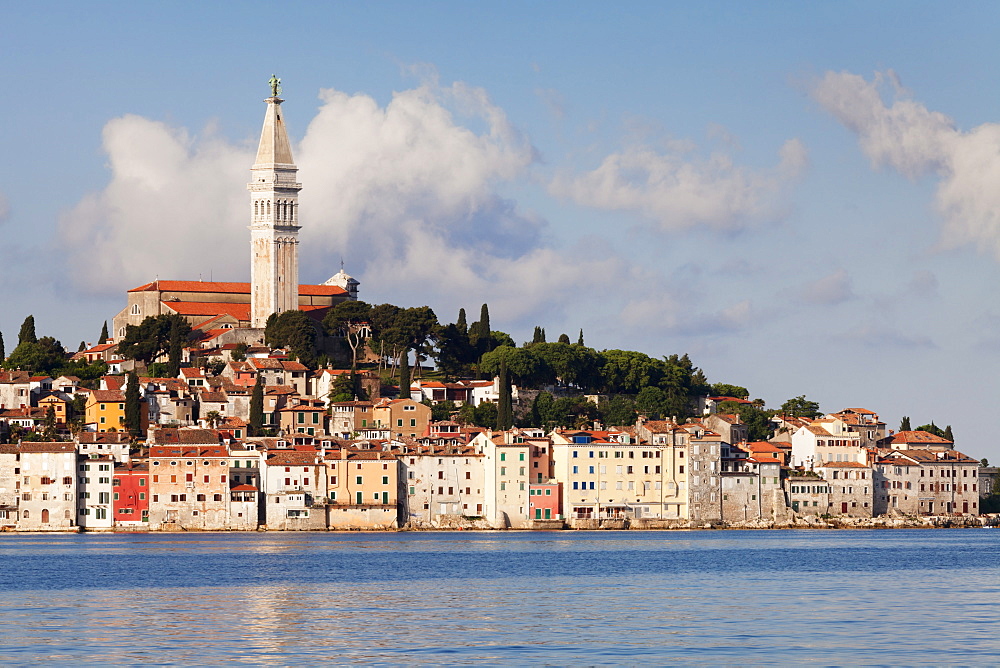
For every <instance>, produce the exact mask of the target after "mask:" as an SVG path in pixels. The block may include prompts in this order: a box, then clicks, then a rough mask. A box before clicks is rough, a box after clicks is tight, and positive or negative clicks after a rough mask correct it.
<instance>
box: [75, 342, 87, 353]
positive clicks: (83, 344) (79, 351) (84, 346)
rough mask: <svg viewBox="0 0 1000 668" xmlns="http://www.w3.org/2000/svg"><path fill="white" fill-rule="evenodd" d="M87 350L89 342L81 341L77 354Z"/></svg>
mask: <svg viewBox="0 0 1000 668" xmlns="http://www.w3.org/2000/svg"><path fill="white" fill-rule="evenodd" d="M86 349H87V342H86V341H80V345H79V346H78V347H77V349H76V352H78V353H82V352H83V351H84V350H86Z"/></svg>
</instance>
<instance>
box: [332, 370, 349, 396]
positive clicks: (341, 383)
mask: <svg viewBox="0 0 1000 668" xmlns="http://www.w3.org/2000/svg"><path fill="white" fill-rule="evenodd" d="M329 399H330V401H333V402H339V401H354V383H353V382H352V378H351V374H349V373H342V374H340V375H339V376H337V377H336V378H335V379H334V381H333V387H331V388H330V397H329Z"/></svg>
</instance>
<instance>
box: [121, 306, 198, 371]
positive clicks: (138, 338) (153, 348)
mask: <svg viewBox="0 0 1000 668" xmlns="http://www.w3.org/2000/svg"><path fill="white" fill-rule="evenodd" d="M171 332H175V336H177V337H180V338H181V339H182V341H187V338H188V336H190V334H191V325H190V324H188V321H187V319H186V318H184V316H182V315H178V314H175V313H174V314H160V315H156V316H147V317H146V318H144V319H143V320H142V322H141V323H139V324H138V325H128V326H127V327H126V328H125V336H124V337H122V340H121V341H119V342H118V354H119V355H121V356H122V357H124V358H125V359H131V360H136V361H138V362H142V363H143V364H147V365H148V364H149V363H150V362H152V361H153V360H155V359H156V358H157V357H159V356H160V355H163V354H164V353H168V352H169V351H170V341H171Z"/></svg>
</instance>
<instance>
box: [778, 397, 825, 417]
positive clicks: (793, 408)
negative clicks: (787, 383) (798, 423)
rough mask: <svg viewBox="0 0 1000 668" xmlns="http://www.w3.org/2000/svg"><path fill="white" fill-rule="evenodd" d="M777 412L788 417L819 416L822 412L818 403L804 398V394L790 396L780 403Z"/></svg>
mask: <svg viewBox="0 0 1000 668" xmlns="http://www.w3.org/2000/svg"><path fill="white" fill-rule="evenodd" d="M778 413H779V414H781V415H785V416H788V417H809V418H811V417H819V416H820V415H822V414H823V413H821V412H820V410H819V404H818V403H816V402H815V401H809V400H808V399H806V395H804V394H800V395H799V396H797V397H792V398H791V399H789V400H788V401H786V402H785V403H783V404H781V408H780V409H778Z"/></svg>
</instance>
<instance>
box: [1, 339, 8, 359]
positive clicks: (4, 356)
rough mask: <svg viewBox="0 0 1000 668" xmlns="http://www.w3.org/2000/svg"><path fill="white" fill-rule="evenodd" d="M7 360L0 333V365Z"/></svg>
mask: <svg viewBox="0 0 1000 668" xmlns="http://www.w3.org/2000/svg"><path fill="white" fill-rule="evenodd" d="M5 359H7V353H6V352H5V351H4V347H3V332H0V363H2V362H3V361H4V360H5Z"/></svg>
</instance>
